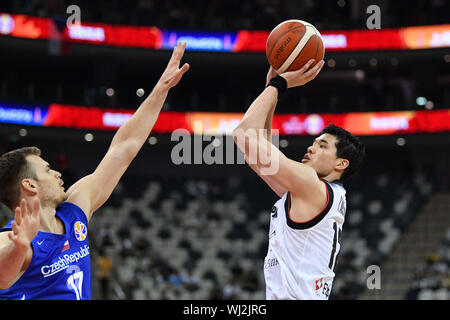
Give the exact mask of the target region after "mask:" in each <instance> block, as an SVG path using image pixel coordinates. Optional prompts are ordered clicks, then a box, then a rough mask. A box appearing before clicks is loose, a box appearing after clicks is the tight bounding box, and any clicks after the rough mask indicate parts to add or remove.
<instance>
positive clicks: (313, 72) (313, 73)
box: [305, 60, 325, 78]
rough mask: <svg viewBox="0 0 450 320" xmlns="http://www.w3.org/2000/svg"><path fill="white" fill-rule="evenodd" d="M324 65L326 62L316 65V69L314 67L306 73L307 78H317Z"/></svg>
mask: <svg viewBox="0 0 450 320" xmlns="http://www.w3.org/2000/svg"><path fill="white" fill-rule="evenodd" d="M324 64H325V62H324V61H323V60H321V61H319V63H318V64H316V65H315V66H314V67H312V68H311V69H310V70H308V72H306V73H305V76H307V77H311V78H314V77H315V76H317V75H318V74H319V72H320V70H321V69H322V67H323V65H324Z"/></svg>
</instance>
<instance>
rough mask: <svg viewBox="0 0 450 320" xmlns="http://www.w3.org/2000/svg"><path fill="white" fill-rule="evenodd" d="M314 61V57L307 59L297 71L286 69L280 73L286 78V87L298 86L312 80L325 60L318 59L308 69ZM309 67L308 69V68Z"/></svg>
mask: <svg viewBox="0 0 450 320" xmlns="http://www.w3.org/2000/svg"><path fill="white" fill-rule="evenodd" d="M313 63H314V59H311V60H309V61H308V62H307V63H306V64H305V65H304V66H303V67H301V68H300V69H298V70H297V71H288V72H285V73H282V74H281V75H280V76H282V77H283V78H284V79H286V82H287V87H288V88H293V87H298V86H303V85H305V84H307V83H308V82H310V81H311V80H313V79H314V78H315V77H316V76H317V75H318V74H319V72H320V70H321V69H322V67H323V65H324V64H325V62H324V61H323V60H321V61H319V62H318V63H317V64H316V65H315V66H314V67H312V68H311V69H309V67H310V66H311V65H312V64H313ZM308 69H309V70H308Z"/></svg>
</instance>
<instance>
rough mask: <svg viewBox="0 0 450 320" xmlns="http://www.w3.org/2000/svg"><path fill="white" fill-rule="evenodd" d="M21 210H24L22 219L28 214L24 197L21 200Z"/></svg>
mask: <svg viewBox="0 0 450 320" xmlns="http://www.w3.org/2000/svg"><path fill="white" fill-rule="evenodd" d="M20 211H22V219H23V218H26V217H27V216H28V208H27V202H26V201H25V199H22V201H21V202H20Z"/></svg>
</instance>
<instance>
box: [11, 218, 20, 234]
mask: <svg viewBox="0 0 450 320" xmlns="http://www.w3.org/2000/svg"><path fill="white" fill-rule="evenodd" d="M11 230H12V232H13V234H14V235H16V234H18V233H19V227H18V226H17V223H16V222H15V221H13V222H11Z"/></svg>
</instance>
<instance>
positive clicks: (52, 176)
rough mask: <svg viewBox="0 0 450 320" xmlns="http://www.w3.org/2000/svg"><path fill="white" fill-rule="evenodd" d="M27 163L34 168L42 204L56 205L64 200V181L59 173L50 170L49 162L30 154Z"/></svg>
mask: <svg viewBox="0 0 450 320" xmlns="http://www.w3.org/2000/svg"><path fill="white" fill-rule="evenodd" d="M27 160H28V163H30V164H31V166H32V167H33V168H34V170H35V173H36V177H37V178H38V180H37V181H36V182H37V186H38V194H39V199H40V201H41V203H42V204H43V205H51V206H55V207H56V206H58V205H59V204H60V203H62V202H63V201H65V200H66V198H67V197H66V193H65V191H64V187H63V184H64V181H63V180H62V179H61V173H59V172H58V171H55V170H52V169H51V168H50V164H49V163H48V162H46V161H45V160H44V159H42V158H41V157H38V156H35V155H30V156H28V157H27Z"/></svg>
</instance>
